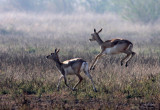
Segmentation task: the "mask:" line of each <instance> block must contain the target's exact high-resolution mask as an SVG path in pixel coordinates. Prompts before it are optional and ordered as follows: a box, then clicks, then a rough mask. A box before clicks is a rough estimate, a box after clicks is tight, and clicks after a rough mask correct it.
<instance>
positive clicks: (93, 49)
mask: <svg viewBox="0 0 160 110" xmlns="http://www.w3.org/2000/svg"><path fill="white" fill-rule="evenodd" d="M0 20H1V21H2V22H1V23H0V50H1V52H0V94H1V96H0V105H1V108H0V109H36V108H39V109H40V108H42V109H43V108H44V109H52V108H55V107H57V108H56V109H79V108H82V109H106V108H108V109H145V108H151V109H156V108H158V107H159V100H160V92H159V89H160V81H159V78H160V75H159V74H160V68H159V67H160V57H159V56H160V50H159V45H160V43H159V40H160V37H159V35H160V34H159V31H160V30H159V29H160V28H159V24H160V23H157V24H148V25H144V24H132V23H129V22H126V21H123V20H122V19H121V18H119V17H117V16H115V15H111V14H110V15H94V14H84V15H52V14H43V15H34V14H29V15H28V14H26V13H3V14H1V15H0ZM101 27H103V31H102V33H101V34H100V36H102V39H104V40H107V39H111V38H115V37H122V38H126V39H129V40H131V41H132V42H133V43H134V51H135V52H136V53H137V54H136V56H135V57H134V58H133V60H132V61H131V62H130V63H129V67H127V68H126V67H122V66H120V59H121V58H122V57H124V55H116V56H104V57H102V58H101V59H100V60H99V62H98V65H97V67H96V70H95V71H92V72H91V75H92V76H93V80H94V81H95V85H96V87H97V89H98V92H97V93H94V92H93V91H92V85H91V82H90V81H89V79H88V78H84V80H83V82H82V83H81V84H80V85H79V86H78V90H77V91H76V92H73V91H70V90H69V89H68V88H67V87H65V85H64V83H63V82H62V83H61V87H60V91H59V92H58V91H56V84H57V82H58V77H59V76H60V74H59V73H58V71H57V69H56V68H55V65H54V63H53V61H48V60H46V59H45V56H46V55H48V54H50V53H51V52H53V50H54V49H55V48H56V47H58V48H60V49H61V51H60V58H61V60H62V61H63V60H67V59H70V58H74V57H81V58H84V59H85V60H87V61H88V62H89V63H91V61H92V60H93V58H94V57H95V55H96V54H98V52H99V51H100V49H99V46H98V44H97V43H90V42H89V40H88V39H89V38H90V34H91V33H92V32H93V29H94V28H97V29H100V28H101ZM82 75H83V77H85V75H84V74H83V73H82ZM73 78H74V80H73ZM68 80H69V83H70V84H71V85H72V86H73V84H74V82H75V81H77V78H76V77H75V76H69V77H68ZM7 105H9V106H7Z"/></svg>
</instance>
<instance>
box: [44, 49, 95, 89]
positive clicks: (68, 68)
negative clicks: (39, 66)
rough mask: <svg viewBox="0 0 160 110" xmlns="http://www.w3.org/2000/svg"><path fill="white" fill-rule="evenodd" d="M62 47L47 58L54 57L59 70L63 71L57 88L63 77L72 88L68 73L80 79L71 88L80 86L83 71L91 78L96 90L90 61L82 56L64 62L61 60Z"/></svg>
mask: <svg viewBox="0 0 160 110" xmlns="http://www.w3.org/2000/svg"><path fill="white" fill-rule="evenodd" d="M59 50H60V49H58V50H57V49H55V53H51V55H48V56H47V59H52V60H54V61H55V62H56V67H57V68H58V69H59V72H60V73H61V76H60V78H59V81H58V85H57V89H58V90H59V85H60V82H61V79H62V78H64V82H65V85H66V86H67V87H68V88H70V87H69V86H68V84H67V79H66V76H67V75H76V76H77V77H78V78H79V81H78V82H77V83H76V84H75V86H74V87H73V88H70V89H72V90H75V88H76V87H77V86H78V84H79V83H80V82H81V81H82V79H83V78H82V76H81V75H80V72H81V71H83V72H84V73H85V74H86V75H87V76H88V78H89V79H90V80H91V82H92V84H93V90H94V91H95V92H96V91H97V90H96V88H95V86H94V83H93V80H92V77H91V75H90V74H89V67H88V62H86V61H85V60H83V59H81V58H74V59H70V60H66V61H63V62H60V60H59V56H58V52H59Z"/></svg>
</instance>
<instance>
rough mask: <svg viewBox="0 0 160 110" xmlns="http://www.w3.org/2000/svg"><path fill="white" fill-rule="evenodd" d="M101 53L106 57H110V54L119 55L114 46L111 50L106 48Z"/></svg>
mask: <svg viewBox="0 0 160 110" xmlns="http://www.w3.org/2000/svg"><path fill="white" fill-rule="evenodd" d="M103 53H104V54H107V55H111V54H117V53H119V51H118V50H117V49H116V46H114V47H112V48H106V49H105V51H104V52H103Z"/></svg>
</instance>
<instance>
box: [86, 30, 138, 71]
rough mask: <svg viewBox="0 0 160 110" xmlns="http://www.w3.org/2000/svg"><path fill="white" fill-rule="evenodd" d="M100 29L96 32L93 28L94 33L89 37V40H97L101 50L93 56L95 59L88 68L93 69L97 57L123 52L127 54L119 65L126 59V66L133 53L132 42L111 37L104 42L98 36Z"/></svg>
mask: <svg viewBox="0 0 160 110" xmlns="http://www.w3.org/2000/svg"><path fill="white" fill-rule="evenodd" d="M101 31H102V29H100V30H99V31H98V32H96V29H94V33H93V34H91V36H92V38H91V39H89V40H90V41H97V43H98V44H99V45H100V48H101V52H100V53H99V54H98V55H97V56H96V57H95V60H94V61H93V63H92V65H91V67H90V70H93V69H95V65H96V62H97V61H98V59H99V58H100V57H101V56H102V55H104V54H106V55H114V54H119V53H125V54H127V55H126V56H125V57H124V58H123V59H122V60H121V66H122V65H123V63H124V61H125V60H127V59H128V60H127V61H126V64H125V66H126V67H127V66H128V62H129V61H130V60H131V58H132V57H133V56H134V55H135V52H133V51H132V48H133V44H132V43H131V42H130V41H128V40H126V39H120V38H117V39H111V40H107V41H105V42H103V41H102V39H101V38H100V36H99V33H100V32H101Z"/></svg>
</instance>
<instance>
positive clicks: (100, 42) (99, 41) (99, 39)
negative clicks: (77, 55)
mask: <svg viewBox="0 0 160 110" xmlns="http://www.w3.org/2000/svg"><path fill="white" fill-rule="evenodd" d="M96 41H97V42H98V44H99V45H101V44H102V43H103V41H102V39H101V38H100V37H99V36H98V39H96Z"/></svg>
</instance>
